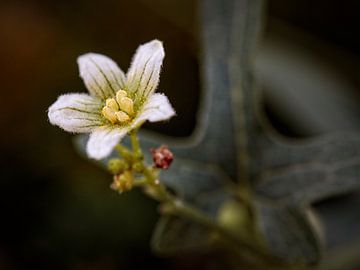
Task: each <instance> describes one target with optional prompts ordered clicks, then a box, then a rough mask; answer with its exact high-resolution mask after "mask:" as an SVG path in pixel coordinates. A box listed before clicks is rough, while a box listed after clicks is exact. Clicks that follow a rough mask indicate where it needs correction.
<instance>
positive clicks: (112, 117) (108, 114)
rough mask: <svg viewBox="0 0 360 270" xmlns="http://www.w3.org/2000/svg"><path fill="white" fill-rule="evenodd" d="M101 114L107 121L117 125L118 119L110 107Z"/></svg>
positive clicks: (106, 107)
mask: <svg viewBox="0 0 360 270" xmlns="http://www.w3.org/2000/svg"><path fill="white" fill-rule="evenodd" d="M101 113H102V115H103V116H104V117H105V118H106V119H107V120H109V121H110V122H111V123H113V124H115V123H116V122H117V120H118V118H117V117H116V115H115V111H114V110H113V109H112V108H110V107H108V106H105V107H104V108H102V110H101Z"/></svg>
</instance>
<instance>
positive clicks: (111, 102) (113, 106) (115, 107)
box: [106, 98, 119, 111]
mask: <svg viewBox="0 0 360 270" xmlns="http://www.w3.org/2000/svg"><path fill="white" fill-rule="evenodd" d="M106 106H107V107H110V108H111V109H113V110H114V111H118V110H119V105H118V104H117V102H116V100H115V99H113V98H108V99H107V100H106Z"/></svg>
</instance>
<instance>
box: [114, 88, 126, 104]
mask: <svg viewBox="0 0 360 270" xmlns="http://www.w3.org/2000/svg"><path fill="white" fill-rule="evenodd" d="M126 96H127V93H126V91H124V90H119V91H117V92H116V101H117V102H118V103H120V100H121V99H122V98H123V97H126Z"/></svg>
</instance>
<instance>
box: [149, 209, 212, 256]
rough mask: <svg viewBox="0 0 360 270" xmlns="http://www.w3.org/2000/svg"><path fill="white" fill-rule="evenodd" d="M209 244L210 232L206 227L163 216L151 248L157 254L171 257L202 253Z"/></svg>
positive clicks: (157, 226)
mask: <svg viewBox="0 0 360 270" xmlns="http://www.w3.org/2000/svg"><path fill="white" fill-rule="evenodd" d="M210 242H211V239H210V231H209V230H208V229H207V228H206V227H204V226H201V225H200V224H197V223H194V222H191V221H188V220H185V219H182V218H178V217H174V216H163V217H161V218H160V220H159V221H158V223H157V225H156V229H155V231H154V234H153V237H152V240H151V246H152V249H153V250H154V251H155V252H156V253H157V254H161V255H171V254H175V253H179V252H192V251H195V250H203V251H204V249H206V248H207V247H208V246H209V244H210Z"/></svg>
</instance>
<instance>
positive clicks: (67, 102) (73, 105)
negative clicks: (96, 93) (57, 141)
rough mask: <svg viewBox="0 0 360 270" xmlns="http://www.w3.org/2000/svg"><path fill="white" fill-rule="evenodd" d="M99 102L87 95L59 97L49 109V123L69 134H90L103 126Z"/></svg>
mask: <svg viewBox="0 0 360 270" xmlns="http://www.w3.org/2000/svg"><path fill="white" fill-rule="evenodd" d="M101 106H102V104H101V101H100V100H99V99H96V98H93V97H91V96H89V95H88V94H66V95H62V96H60V97H59V98H58V99H57V100H56V101H55V102H54V103H53V104H52V105H51V106H50V108H49V111H48V117H49V120H50V123H51V124H53V125H57V126H59V127H61V128H62V129H64V130H66V131H69V132H77V133H82V132H90V131H92V130H93V129H94V128H95V127H97V126H100V125H102V124H103V121H104V120H103V118H102V117H101V115H100V110H101Z"/></svg>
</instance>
